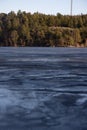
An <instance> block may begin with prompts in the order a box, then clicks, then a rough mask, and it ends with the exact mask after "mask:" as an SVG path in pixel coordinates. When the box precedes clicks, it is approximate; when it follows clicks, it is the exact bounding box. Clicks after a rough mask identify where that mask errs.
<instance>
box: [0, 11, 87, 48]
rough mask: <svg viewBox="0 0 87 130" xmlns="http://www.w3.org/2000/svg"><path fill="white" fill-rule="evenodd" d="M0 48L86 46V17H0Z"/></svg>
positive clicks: (44, 15)
mask: <svg viewBox="0 0 87 130" xmlns="http://www.w3.org/2000/svg"><path fill="white" fill-rule="evenodd" d="M0 46H43V47H45V46H52V47H55V46H56V47H58V46H64V47H67V46H82V47H84V46H87V15H83V14H81V15H76V16H69V15H62V14H60V13H58V14H57V15H56V16H55V15H46V14H41V13H38V12H36V13H34V14H31V13H26V12H21V11H20V10H19V11H18V12H17V13H15V12H13V11H11V12H10V13H8V14H5V13H0Z"/></svg>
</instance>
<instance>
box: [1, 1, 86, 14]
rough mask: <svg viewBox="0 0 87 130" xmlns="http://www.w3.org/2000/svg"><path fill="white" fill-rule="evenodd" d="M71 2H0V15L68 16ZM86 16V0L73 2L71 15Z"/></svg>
mask: <svg viewBox="0 0 87 130" xmlns="http://www.w3.org/2000/svg"><path fill="white" fill-rule="evenodd" d="M70 2H71V0H0V13H9V12H10V11H15V12H17V11H18V10H21V11H26V12H31V13H34V12H39V13H44V14H52V15H56V14H57V13H61V14H63V15H67V14H70ZM81 13H82V14H87V0H73V13H72V14H73V15H77V14H81Z"/></svg>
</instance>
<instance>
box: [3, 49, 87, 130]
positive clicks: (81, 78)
mask: <svg viewBox="0 0 87 130" xmlns="http://www.w3.org/2000/svg"><path fill="white" fill-rule="evenodd" d="M0 130H87V49H86V48H38V47H36V48H28V47H24V48H23V47H20V48H15V47H14V48H12V47H1V48H0Z"/></svg>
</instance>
